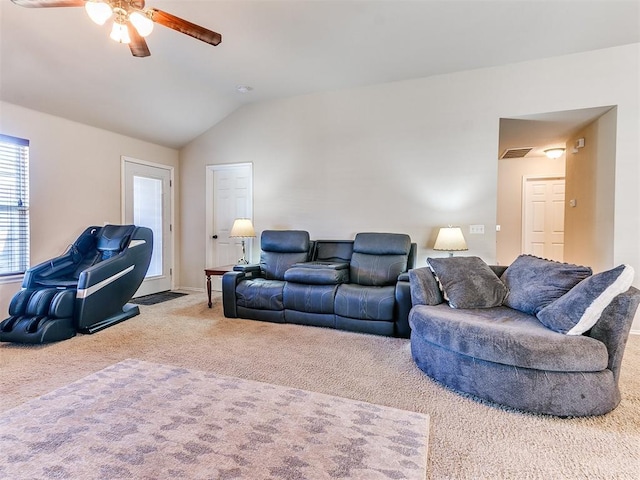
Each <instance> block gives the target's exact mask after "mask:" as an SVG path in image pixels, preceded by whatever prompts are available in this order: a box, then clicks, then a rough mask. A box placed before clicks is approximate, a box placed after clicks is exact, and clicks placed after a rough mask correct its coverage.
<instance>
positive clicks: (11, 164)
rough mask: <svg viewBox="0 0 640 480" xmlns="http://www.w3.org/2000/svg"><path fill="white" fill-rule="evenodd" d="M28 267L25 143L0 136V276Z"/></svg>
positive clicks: (27, 176)
mask: <svg viewBox="0 0 640 480" xmlns="http://www.w3.org/2000/svg"><path fill="white" fill-rule="evenodd" d="M28 267H29V140H24V139H22V138H16V137H10V136H8V135H2V134H0V277H5V276H9V275H19V274H22V273H24V272H25V270H26V269H27V268H28Z"/></svg>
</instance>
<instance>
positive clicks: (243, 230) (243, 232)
mask: <svg viewBox="0 0 640 480" xmlns="http://www.w3.org/2000/svg"><path fill="white" fill-rule="evenodd" d="M229 236H230V237H255V236H256V231H255V230H254V229H253V224H252V223H251V219H249V218H236V219H235V220H234V221H233V227H231V232H229Z"/></svg>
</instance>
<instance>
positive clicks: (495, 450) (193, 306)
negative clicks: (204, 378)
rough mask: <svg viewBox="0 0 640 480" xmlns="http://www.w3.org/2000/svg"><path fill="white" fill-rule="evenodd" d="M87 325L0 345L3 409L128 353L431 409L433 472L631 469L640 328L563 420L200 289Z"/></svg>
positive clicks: (386, 350)
mask: <svg viewBox="0 0 640 480" xmlns="http://www.w3.org/2000/svg"><path fill="white" fill-rule="evenodd" d="M140 309H141V312H142V314H141V315H140V316H138V317H135V318H133V319H130V320H127V321H126V322H123V323H121V324H118V325H115V326H113V327H111V328H108V329H106V330H103V331H101V332H99V333H96V334H94V335H81V336H78V337H75V338H73V339H70V340H67V341H64V342H60V343H58V344H52V345H44V346H21V345H11V344H1V345H0V365H1V372H2V373H1V375H0V399H1V400H0V401H1V406H0V408H1V409H2V410H8V409H9V408H12V407H15V406H17V405H19V404H20V403H22V402H25V401H27V400H29V399H31V398H34V397H36V396H39V395H42V394H45V393H47V392H50V391H52V390H54V389H56V388H59V387H61V386H63V385H67V384H68V383H69V382H72V381H74V380H77V379H80V378H83V377H85V376H86V375H88V374H91V373H94V372H96V371H98V370H101V369H103V368H105V367H107V366H109V365H112V364H114V363H117V362H120V361H122V360H125V359H127V358H136V359H140V360H145V361H149V362H157V363H162V364H167V365H176V366H182V367H185V368H190V369H197V370H203V371H208V372H213V373H216V374H220V375H228V376H234V377H239V378H245V379H250V380H257V381H262V382H267V383H272V384H275V385H282V386H287V387H294V388H299V389H304V390H310V391H314V392H320V393H325V394H329V395H336V396H339V397H345V398H352V399H355V400H362V401H366V402H370V403H374V404H379V405H387V406H391V407H395V408H399V409H403V410H411V411H416V412H421V413H426V414H428V415H429V416H430V440H429V456H428V465H427V470H428V478H430V479H496V478H507V479H511V478H512V479H529V478H530V479H550V478H553V479H637V478H638V471H640V455H639V452H640V337H639V336H632V337H631V338H630V341H629V344H628V346H627V351H626V353H625V357H624V360H623V369H622V374H621V389H622V403H621V405H620V406H619V407H618V408H617V409H616V410H614V411H613V412H611V413H610V414H607V415H604V416H601V417H589V418H575V419H560V418H554V417H547V416H539V415H530V414H526V413H521V412H516V411H510V410H508V409H502V408H498V407H496V406H493V405H488V404H484V403H481V402H478V401H475V400H472V399H470V398H467V397H465V396H461V395H458V394H456V393H454V392H451V391H449V390H447V389H445V388H443V387H442V386H440V385H438V384H436V383H435V382H433V381H431V380H430V379H428V378H427V377H425V376H424V375H423V374H422V372H420V371H419V370H418V369H417V368H416V367H415V365H414V364H413V361H412V360H411V354H410V350H409V342H408V340H404V339H394V338H387V337H377V336H372V335H362V334H354V333H348V332H341V331H333V330H326V329H321V328H313V327H305V326H298V325H279V324H272V323H265V322H254V321H250V320H241V319H226V318H224V317H223V316H222V311H221V310H222V309H221V305H220V299H219V297H216V298H215V304H214V307H213V308H212V309H209V308H207V301H206V295H205V294H204V293H202V294H191V295H187V296H184V297H181V298H178V299H175V300H172V301H171V302H167V303H162V304H158V305H152V306H141V307H140Z"/></svg>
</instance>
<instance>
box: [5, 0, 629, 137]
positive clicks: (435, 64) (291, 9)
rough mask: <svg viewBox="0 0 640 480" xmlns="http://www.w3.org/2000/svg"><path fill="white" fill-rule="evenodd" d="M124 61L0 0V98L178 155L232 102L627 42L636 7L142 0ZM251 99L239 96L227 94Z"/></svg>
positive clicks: (584, 1)
mask: <svg viewBox="0 0 640 480" xmlns="http://www.w3.org/2000/svg"><path fill="white" fill-rule="evenodd" d="M147 6H148V7H155V8H159V9H162V10H165V11H167V12H170V13H173V14H174V15H177V16H179V17H182V18H184V19H186V20H189V21H192V22H194V23H197V24H200V25H202V26H204V27H206V28H209V29H211V30H215V31H217V32H220V33H221V34H222V43H221V44H220V45H219V46H217V47H213V46H211V45H207V44H205V43H202V42H200V41H198V40H195V39H193V38H191V37H188V36H186V35H182V34H179V33H177V32H175V31H173V30H170V29H167V28H165V27H162V26H160V25H156V28H155V30H154V31H153V33H152V34H151V36H150V37H148V38H147V43H148V45H149V48H150V50H151V57H148V58H134V57H132V56H131V54H130V53H129V48H128V47H127V46H125V45H119V44H117V43H115V42H113V41H112V40H110V39H109V28H108V27H107V26H103V27H100V26H97V25H95V24H94V23H92V22H91V21H90V20H89V19H88V17H87V16H86V14H85V12H84V9H82V8H40V9H34V8H23V7H20V6H17V5H15V4H13V3H11V2H10V0H0V27H1V28H0V99H2V100H4V101H7V102H10V103H14V104H18V105H22V106H25V107H28V108H31V109H35V110H39V111H42V112H46V113H50V114H53V115H57V116H61V117H65V118H68V119H71V120H74V121H78V122H82V123H85V124H89V125H94V126H96V127H100V128H105V129H108V130H111V131H115V132H119V133H123V134H126V135H130V136H133V137H137V138H141V139H144V140H149V141H152V142H155V143H158V144H161V145H166V146H169V147H174V148H179V147H181V146H183V145H185V144H187V143H188V142H189V141H191V140H192V139H193V138H195V137H196V136H198V135H200V134H201V133H203V132H205V131H206V130H208V129H209V128H211V126H213V125H215V124H216V123H217V122H219V121H220V120H222V119H223V118H224V117H226V116H227V115H229V114H230V113H231V112H233V111H234V110H235V109H237V108H239V107H241V106H242V105H243V104H246V103H250V102H256V101H264V100H268V99H274V98H280V97H288V96H293V95H300V94H306V93H311V92H318V91H326V90H335V89H341V88H349V87H356V86H362V85H370V84H376V83H383V82H390V81H396V80H404V79H409V78H418V77H426V76H430V75H437V74H442V73H448V72H455V71H461V70H469V69H474V68H481V67H487V66H495V65H503V64H509V63H515V62H520V61H526V60H531V59H536V58H545V57H551V56H556V55H563V54H569V53H575V52H581V51H588V50H595V49H599V48H607V47H612V46H617V45H624V44H630V43H636V42H640V0H627V1H617V0H554V1H543V0H531V1H527V0H468V1H457V0H446V1H433V0H412V1H403V0H307V1H304V0H274V1H269V0H254V1H246V0H212V1H206V0H200V1H184V0H183V1H169V0H166V1H165V0H147ZM239 84H246V85H250V86H251V87H253V89H254V90H253V91H251V92H250V93H248V94H245V95H242V94H240V93H238V92H237V91H236V86H237V85H239Z"/></svg>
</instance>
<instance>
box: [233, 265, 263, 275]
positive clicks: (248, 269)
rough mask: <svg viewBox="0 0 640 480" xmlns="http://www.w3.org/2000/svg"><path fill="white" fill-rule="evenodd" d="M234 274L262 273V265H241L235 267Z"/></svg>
mask: <svg viewBox="0 0 640 480" xmlns="http://www.w3.org/2000/svg"><path fill="white" fill-rule="evenodd" d="M233 271H234V272H244V273H245V274H246V273H251V274H255V273H260V264H258V263H250V264H239V265H234V266H233Z"/></svg>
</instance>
